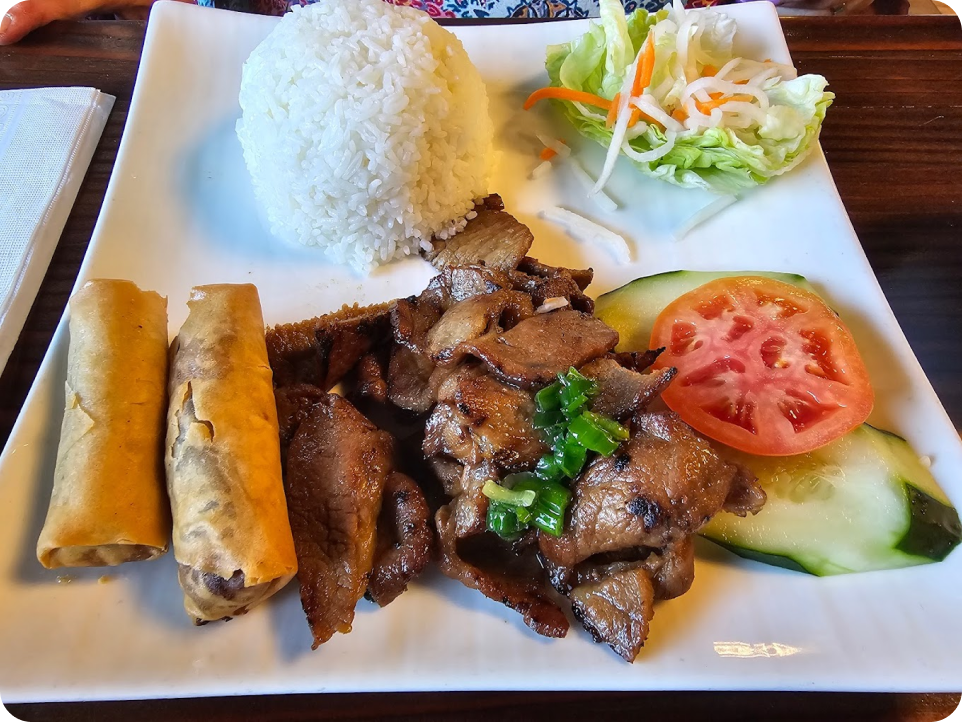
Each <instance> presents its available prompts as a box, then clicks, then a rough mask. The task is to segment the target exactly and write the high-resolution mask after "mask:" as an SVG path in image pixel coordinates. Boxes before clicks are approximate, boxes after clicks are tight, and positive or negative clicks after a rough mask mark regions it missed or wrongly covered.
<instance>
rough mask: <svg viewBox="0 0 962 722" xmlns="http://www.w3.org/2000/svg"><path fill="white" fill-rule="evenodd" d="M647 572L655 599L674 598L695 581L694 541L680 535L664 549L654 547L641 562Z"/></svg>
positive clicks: (689, 587) (685, 590)
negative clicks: (679, 537)
mask: <svg viewBox="0 0 962 722" xmlns="http://www.w3.org/2000/svg"><path fill="white" fill-rule="evenodd" d="M641 568H642V569H644V570H645V571H647V572H648V576H649V578H650V579H651V585H652V587H653V588H654V590H655V599H674V598H675V597H680V596H681V595H682V594H684V593H685V592H687V591H688V590H689V589H691V585H692V582H694V581H695V543H694V542H693V541H692V537H690V536H686V537H682V538H681V539H679V540H678V541H676V542H672V543H671V544H669V545H668V546H667V547H665V548H664V549H656V550H655V551H653V552H652V553H651V554H649V555H648V557H647V558H646V559H645V560H644V561H643V562H642V563H641Z"/></svg>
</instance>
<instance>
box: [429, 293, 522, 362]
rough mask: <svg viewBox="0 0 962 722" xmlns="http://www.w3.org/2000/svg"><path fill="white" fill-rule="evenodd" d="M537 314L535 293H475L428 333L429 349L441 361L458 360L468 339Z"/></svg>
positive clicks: (497, 331) (498, 329)
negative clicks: (461, 348) (533, 294)
mask: <svg viewBox="0 0 962 722" xmlns="http://www.w3.org/2000/svg"><path fill="white" fill-rule="evenodd" d="M532 315H534V308H533V307H532V305H531V297H530V296H528V295H527V294H524V293H521V292H519V291H495V292H494V293H488V294H485V295H482V296H473V297H471V298H468V299H465V300H464V301H459V302H457V303H455V304H454V305H453V306H451V307H450V308H449V309H448V310H447V311H445V312H444V315H443V316H441V318H440V319H439V320H438V322H437V323H435V324H434V326H432V327H431V330H430V331H428V333H427V339H426V341H427V343H426V350H427V352H428V354H430V356H431V358H432V359H433V360H434V361H436V362H437V363H441V364H454V363H457V362H458V361H460V360H461V357H462V354H458V353H456V349H457V348H458V346H459V345H460V344H461V343H463V342H465V341H473V340H474V339H476V338H478V337H480V336H483V335H484V334H486V333H489V332H495V333H499V332H501V331H502V330H503V329H505V328H511V327H512V326H515V325H516V324H517V323H518V322H519V321H522V320H523V319H526V318H528V317H529V316H532Z"/></svg>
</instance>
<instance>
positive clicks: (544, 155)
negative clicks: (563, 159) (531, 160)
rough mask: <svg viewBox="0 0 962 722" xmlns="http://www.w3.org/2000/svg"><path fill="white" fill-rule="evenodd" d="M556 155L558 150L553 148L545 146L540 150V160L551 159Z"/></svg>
mask: <svg viewBox="0 0 962 722" xmlns="http://www.w3.org/2000/svg"><path fill="white" fill-rule="evenodd" d="M556 155H558V151H556V150H555V149H554V148H545V149H544V150H542V151H541V160H551V159H552V158H554V157H555V156H556Z"/></svg>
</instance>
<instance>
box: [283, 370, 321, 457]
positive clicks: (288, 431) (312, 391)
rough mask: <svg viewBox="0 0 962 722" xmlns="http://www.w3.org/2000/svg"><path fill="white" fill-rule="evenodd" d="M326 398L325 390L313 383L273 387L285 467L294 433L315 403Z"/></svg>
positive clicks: (315, 405)
mask: <svg viewBox="0 0 962 722" xmlns="http://www.w3.org/2000/svg"><path fill="white" fill-rule="evenodd" d="M326 398H327V392H326V391H325V390H324V389H322V388H320V387H318V386H314V385H313V384H294V385H293V386H282V387H281V388H279V389H274V403H275V404H276V405H277V424H278V427H279V431H280V437H281V462H282V463H283V466H284V468H285V469H286V468H287V449H288V447H289V446H290V443H291V440H292V439H293V438H294V434H296V433H297V430H298V429H299V428H300V426H301V424H302V423H304V421H305V420H306V419H307V417H309V416H310V415H311V414H312V413H313V412H314V409H315V408H316V407H317V405H318V404H319V403H320V402H321V401H323V400H324V399H326Z"/></svg>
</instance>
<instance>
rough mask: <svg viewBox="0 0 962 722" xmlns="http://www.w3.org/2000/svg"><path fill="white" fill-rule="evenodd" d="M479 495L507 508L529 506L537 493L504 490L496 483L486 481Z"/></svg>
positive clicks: (489, 480)
mask: <svg viewBox="0 0 962 722" xmlns="http://www.w3.org/2000/svg"><path fill="white" fill-rule="evenodd" d="M481 493H482V494H484V495H485V496H486V497H488V498H489V499H490V500H491V501H496V502H498V503H499V504H506V505H508V506H531V505H532V504H534V500H535V497H536V496H537V493H536V492H534V491H518V490H516V489H505V488H504V487H503V486H501V485H500V484H499V483H497V482H496V481H492V480H491V479H488V480H487V481H486V482H484V486H482V487H481Z"/></svg>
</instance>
